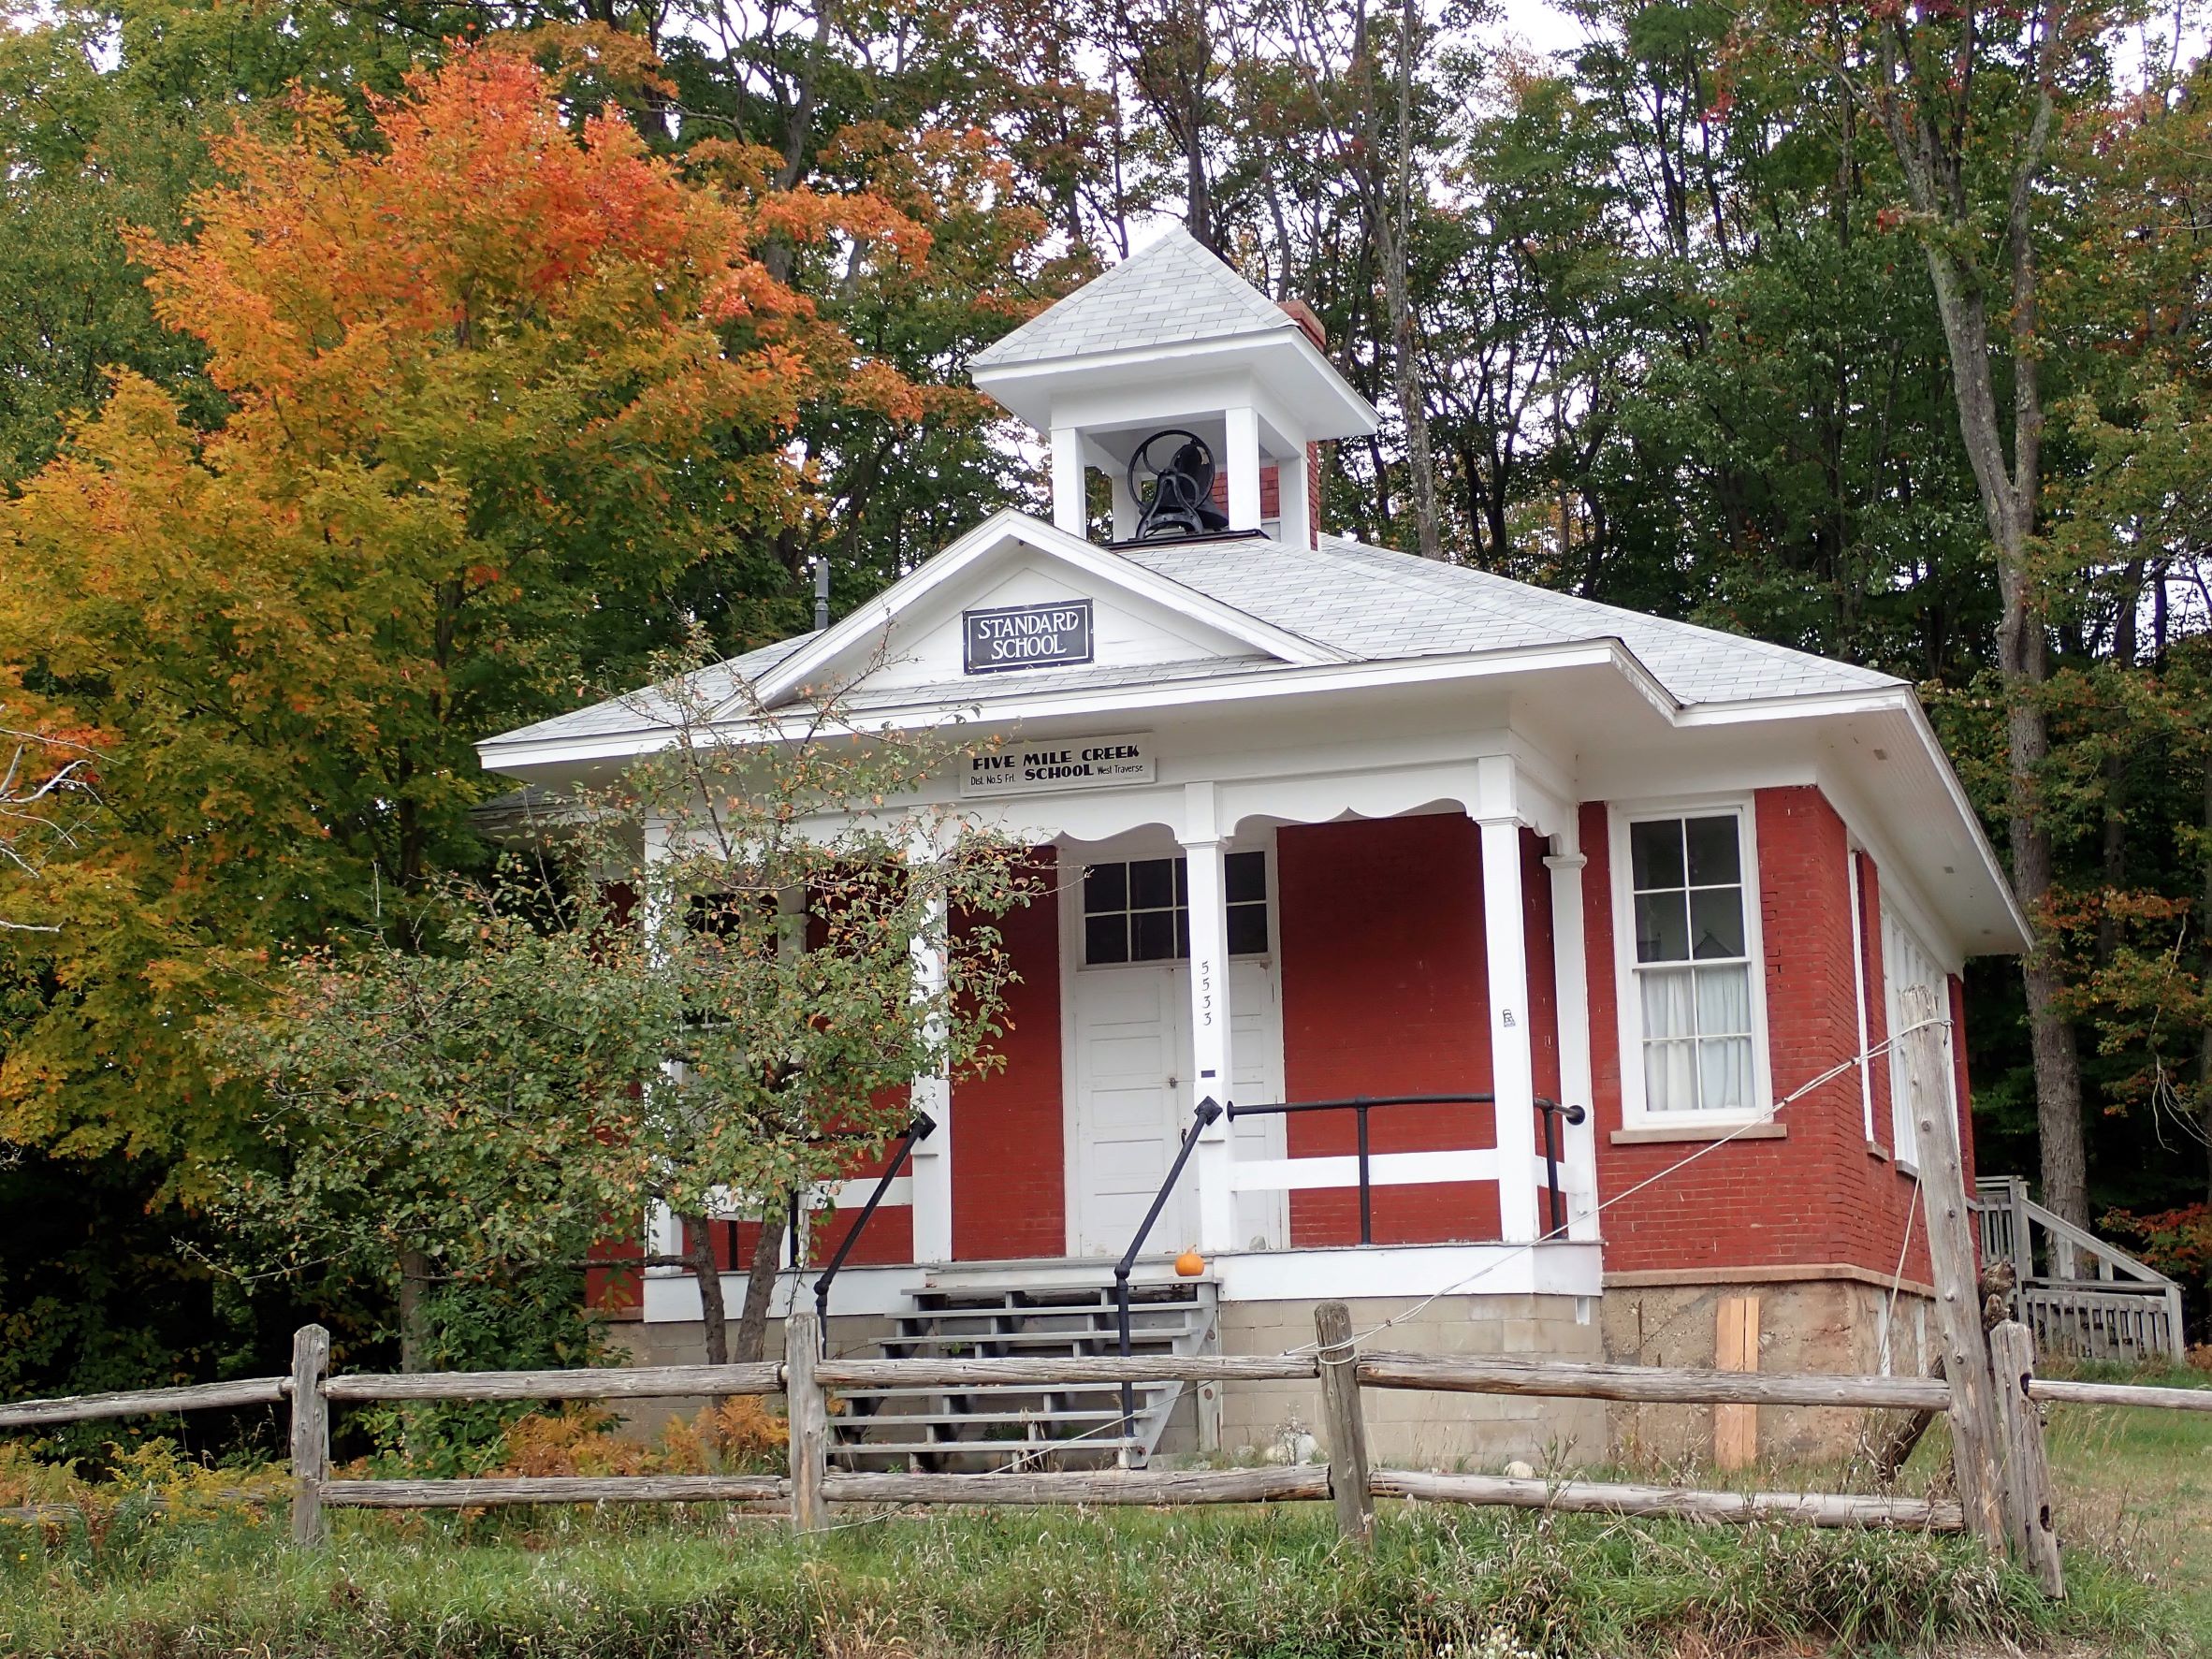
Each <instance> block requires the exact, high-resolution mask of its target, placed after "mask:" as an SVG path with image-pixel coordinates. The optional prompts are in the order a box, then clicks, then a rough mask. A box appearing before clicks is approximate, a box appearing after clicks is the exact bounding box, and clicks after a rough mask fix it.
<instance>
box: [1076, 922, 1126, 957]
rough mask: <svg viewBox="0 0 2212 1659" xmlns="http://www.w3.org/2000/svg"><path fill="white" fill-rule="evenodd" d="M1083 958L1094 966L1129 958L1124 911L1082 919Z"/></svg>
mask: <svg viewBox="0 0 2212 1659" xmlns="http://www.w3.org/2000/svg"><path fill="white" fill-rule="evenodd" d="M1083 959H1084V961H1085V962H1087V963H1091V964H1093V965H1094V966H1095V965H1097V964H1099V963H1104V962H1127V961H1128V959H1129V919H1128V915H1127V914H1125V913H1119V912H1117V913H1115V914H1113V915H1111V916H1085V917H1084V919H1083Z"/></svg>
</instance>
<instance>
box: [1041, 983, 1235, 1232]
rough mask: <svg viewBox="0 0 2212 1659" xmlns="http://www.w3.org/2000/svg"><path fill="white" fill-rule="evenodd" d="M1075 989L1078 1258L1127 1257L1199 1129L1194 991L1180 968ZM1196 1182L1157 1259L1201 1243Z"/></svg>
mask: <svg viewBox="0 0 2212 1659" xmlns="http://www.w3.org/2000/svg"><path fill="white" fill-rule="evenodd" d="M1074 988H1075V1100H1076V1112H1075V1147H1074V1158H1073V1166H1074V1174H1075V1181H1076V1186H1075V1190H1074V1193H1073V1195H1072V1196H1073V1197H1074V1200H1075V1233H1076V1253H1077V1254H1078V1255H1083V1256H1119V1255H1120V1254H1121V1253H1122V1252H1123V1251H1124V1250H1126V1249H1128V1247H1129V1241H1130V1240H1131V1239H1132V1238H1134V1237H1135V1236H1136V1233H1137V1228H1138V1226H1139V1225H1140V1224H1141V1223H1142V1221H1143V1219H1144V1212H1145V1211H1146V1210H1147V1209H1149V1208H1150V1207H1151V1205H1152V1201H1153V1199H1154V1198H1155V1197H1156V1196H1157V1194H1158V1192H1159V1188H1160V1183H1161V1182H1162V1181H1164V1180H1165V1179H1166V1178H1167V1173H1168V1167H1169V1166H1170V1165H1171V1164H1172V1163H1173V1162H1174V1161H1175V1153H1176V1151H1177V1149H1178V1148H1179V1147H1180V1145H1181V1144H1182V1138H1183V1132H1184V1130H1185V1129H1186V1128H1188V1127H1189V1123H1190V1109H1191V1097H1190V1089H1189V1071H1190V982H1189V978H1188V975H1187V974H1186V971H1185V969H1184V968H1183V966H1182V964H1180V963H1165V962H1163V963H1145V964H1142V965H1131V966H1127V967H1116V968H1098V969H1094V970H1092V971H1089V972H1085V973H1081V974H1078V975H1077V976H1075V987H1074ZM1240 1023H1241V1022H1240ZM1194 1173H1195V1172H1194V1171H1189V1170H1186V1171H1185V1172H1184V1179H1183V1180H1181V1181H1179V1182H1177V1183H1176V1187H1175V1191H1174V1192H1173V1193H1172V1194H1171V1196H1170V1197H1169V1199H1168V1202H1167V1207H1166V1208H1165V1209H1163V1210H1161V1212H1160V1215H1159V1219H1158V1220H1157V1222H1155V1223H1154V1224H1153V1228H1152V1233H1151V1236H1150V1237H1149V1238H1148V1239H1147V1240H1146V1241H1145V1246H1144V1247H1145V1251H1146V1253H1147V1254H1152V1253H1156V1252H1159V1251H1163V1250H1164V1251H1168V1252H1171V1253H1172V1252H1175V1251H1179V1250H1183V1249H1185V1248H1186V1247H1188V1246H1190V1245H1192V1244H1196V1243H1197V1242H1198V1201H1197V1192H1196V1183H1195V1179H1194Z"/></svg>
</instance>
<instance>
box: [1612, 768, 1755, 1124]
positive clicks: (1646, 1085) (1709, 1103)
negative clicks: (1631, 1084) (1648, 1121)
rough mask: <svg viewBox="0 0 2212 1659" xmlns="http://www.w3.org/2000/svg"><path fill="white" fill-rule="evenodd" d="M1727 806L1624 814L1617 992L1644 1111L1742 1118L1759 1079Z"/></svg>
mask: <svg viewBox="0 0 2212 1659" xmlns="http://www.w3.org/2000/svg"><path fill="white" fill-rule="evenodd" d="M1746 840H1747V837H1746V834H1745V823H1744V814H1743V812H1742V811H1740V810H1739V809H1737V808H1722V809H1711V810H1705V811H1692V812H1683V813H1679V814H1670V815H1667V816H1664V817H1660V816H1643V815H1637V816H1634V817H1632V818H1631V819H1630V820H1629V822H1628V824H1627V843H1628V848H1627V851H1628V866H1629V869H1628V877H1629V879H1628V893H1627V897H1628V900H1629V905H1630V909H1631V912H1632V915H1633V918H1634V924H1633V939H1634V953H1633V957H1632V959H1631V961H1630V963H1629V969H1628V976H1627V977H1628V980H1629V984H1628V986H1627V987H1626V989H1627V991H1628V994H1629V1000H1630V1005H1631V1006H1630V1009H1629V1012H1630V1014H1631V1016H1632V1024H1633V1029H1634V1032H1635V1035H1636V1039H1637V1041H1636V1045H1635V1048H1634V1049H1633V1050H1632V1054H1631V1057H1630V1062H1629V1063H1630V1064H1631V1065H1633V1066H1635V1067H1637V1071H1638V1073H1639V1075H1640V1077H1641V1080H1642V1084H1643V1087H1642V1103H1643V1110H1644V1111H1645V1112H1646V1113H1650V1114H1652V1116H1654V1117H1658V1116H1670V1115H1674V1114H1679V1113H1712V1114H1728V1115H1733V1116H1736V1117H1743V1116H1748V1115H1750V1114H1752V1113H1756V1112H1758V1111H1759V1110H1760V1109H1761V1108H1762V1107H1763V1106H1764V1105H1765V1101H1764V1099H1762V1097H1761V1093H1760V1085H1759V1081H1758V1074H1759V1070H1760V1068H1759V1065H1758V1060H1757V1050H1758V1046H1759V1045H1758V1042H1757V1041H1756V1030H1757V1025H1756V1022H1757V1019H1758V1008H1759V997H1758V989H1759V987H1758V985H1757V984H1756V982H1755V980H1754V968H1755V964H1754V960H1753V957H1754V941H1755V934H1754V927H1753V921H1754V915H1753V911H1752V905H1753V902H1754V898H1753V895H1754V893H1755V887H1754V883H1753V880H1752V878H1751V858H1750V856H1749V850H1748V848H1747V847H1746V844H1745V843H1746Z"/></svg>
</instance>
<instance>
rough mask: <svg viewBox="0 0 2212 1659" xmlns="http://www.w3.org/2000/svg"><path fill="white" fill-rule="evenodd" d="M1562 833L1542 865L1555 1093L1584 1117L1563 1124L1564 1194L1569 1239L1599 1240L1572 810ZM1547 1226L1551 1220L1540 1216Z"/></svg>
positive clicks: (1580, 859)
mask: <svg viewBox="0 0 2212 1659" xmlns="http://www.w3.org/2000/svg"><path fill="white" fill-rule="evenodd" d="M1564 822H1565V824H1566V826H1567V827H1566V828H1565V830H1564V831H1563V832H1562V833H1560V834H1559V835H1557V836H1554V837H1552V845H1553V846H1555V847H1556V848H1558V849H1559V851H1556V852H1553V853H1551V854H1550V856H1548V857H1547V858H1546V859H1545V860H1544V867H1545V868H1546V869H1548V870H1550V872H1551V980H1552V995H1551V1002H1552V1006H1553V1007H1554V1008H1555V1009H1557V1010H1558V1011H1559V1093H1560V1104H1561V1105H1563V1106H1579V1107H1581V1108H1582V1110H1583V1112H1584V1113H1586V1114H1587V1115H1585V1116H1584V1118H1583V1119H1582V1122H1581V1125H1580V1127H1579V1128H1578V1127H1576V1126H1574V1125H1571V1124H1569V1123H1567V1122H1565V1121H1564V1119H1563V1120H1562V1121H1561V1123H1560V1126H1559V1133H1560V1140H1561V1142H1562V1144H1563V1145H1564V1148H1565V1151H1566V1158H1565V1163H1566V1168H1567V1169H1568V1170H1569V1171H1572V1172H1573V1180H1572V1181H1571V1182H1565V1183H1563V1185H1565V1186H1568V1187H1569V1191H1568V1193H1567V1237H1568V1238H1570V1239H1594V1238H1595V1237H1597V1231H1598V1229H1597V1108H1596V1106H1595V1104H1594V1102H1593V1100H1592V1099H1591V1087H1590V978H1589V974H1588V971H1587V968H1588V964H1587V963H1586V962H1585V961H1584V959H1583V950H1582V946H1583V934H1582V866H1584V865H1586V864H1588V863H1589V862H1590V861H1589V860H1588V859H1587V858H1585V857H1584V856H1583V854H1582V851H1581V839H1580V830H1579V826H1578V825H1577V823H1576V821H1575V817H1574V808H1572V806H1570V807H1569V808H1568V809H1567V816H1566V818H1565V820H1564ZM1543 1222H1544V1225H1545V1226H1546V1227H1550V1224H1551V1218H1550V1216H1549V1215H1547V1216H1545V1217H1543Z"/></svg>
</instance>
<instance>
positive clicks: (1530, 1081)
mask: <svg viewBox="0 0 2212 1659" xmlns="http://www.w3.org/2000/svg"><path fill="white" fill-rule="evenodd" d="M1514 794H1515V792H1514V766H1513V762H1512V759H1511V758H1510V757H1509V756H1506V755H1486V756H1484V757H1483V759H1482V760H1481V761H1480V762H1479V763H1478V764H1477V779H1476V796H1477V801H1476V811H1475V814H1474V817H1475V820H1476V822H1477V823H1478V824H1479V825H1480V826H1481V830H1482V934H1483V947H1484V953H1485V957H1486V960H1487V963H1488V967H1489V969H1490V1056H1491V1059H1490V1067H1491V1085H1490V1086H1491V1092H1492V1094H1494V1095H1495V1096H1496V1097H1497V1106H1496V1109H1495V1110H1496V1113H1497V1131H1498V1222H1499V1231H1500V1232H1501V1233H1502V1234H1503V1235H1504V1236H1505V1238H1506V1240H1507V1241H1508V1242H1509V1243H1519V1242H1521V1240H1524V1239H1533V1238H1535V1237H1536V1235H1537V1233H1538V1232H1539V1231H1540V1228H1539V1226H1538V1224H1537V1219H1536V1179H1535V1157H1536V1123H1535V1117H1536V1108H1535V1099H1536V1083H1535V1058H1534V1056H1533V1055H1532V1054H1531V1052H1530V1048H1529V1025H1528V939H1527V930H1526V925H1525V922H1526V915H1527V912H1526V910H1524V909H1523V907H1522V903H1521V817H1520V814H1519V812H1518V810H1517V809H1516V806H1515V799H1514Z"/></svg>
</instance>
